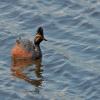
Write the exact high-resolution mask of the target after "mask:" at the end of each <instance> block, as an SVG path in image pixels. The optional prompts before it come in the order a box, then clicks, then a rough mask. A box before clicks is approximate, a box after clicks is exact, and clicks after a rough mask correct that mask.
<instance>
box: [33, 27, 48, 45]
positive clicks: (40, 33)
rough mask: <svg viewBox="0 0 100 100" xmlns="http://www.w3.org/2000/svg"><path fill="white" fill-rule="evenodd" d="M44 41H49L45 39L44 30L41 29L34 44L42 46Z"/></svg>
mask: <svg viewBox="0 0 100 100" xmlns="http://www.w3.org/2000/svg"><path fill="white" fill-rule="evenodd" d="M43 40H45V41H47V39H45V37H44V34H43V28H42V27H39V28H38V29H37V33H36V35H35V38H34V43H35V44H40V42H42V41H43Z"/></svg>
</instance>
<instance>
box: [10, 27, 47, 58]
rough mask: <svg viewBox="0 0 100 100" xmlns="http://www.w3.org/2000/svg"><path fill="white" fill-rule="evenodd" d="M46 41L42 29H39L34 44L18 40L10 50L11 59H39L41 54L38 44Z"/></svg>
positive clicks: (25, 40) (26, 40)
mask: <svg viewBox="0 0 100 100" xmlns="http://www.w3.org/2000/svg"><path fill="white" fill-rule="evenodd" d="M43 40H45V41H47V39H46V38H45V37H44V34H43V28H42V27H39V28H38V29H37V32H36V34H35V37H34V42H32V41H30V40H28V39H21V38H19V39H18V40H16V44H15V45H14V47H13V48H12V50H11V54H12V58H15V59H29V58H31V59H40V58H41V57H42V52H41V48H40V43H41V42H42V41H43Z"/></svg>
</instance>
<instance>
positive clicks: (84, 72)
mask: <svg viewBox="0 0 100 100" xmlns="http://www.w3.org/2000/svg"><path fill="white" fill-rule="evenodd" d="M38 26H43V27H44V34H45V36H46V37H47V39H48V42H43V43H42V44H41V49H42V52H43V60H42V62H41V63H40V64H39V63H38V64H39V65H37V64H29V65H28V66H27V67H25V68H24V67H23V68H22V71H23V73H24V75H26V76H24V78H25V77H28V78H29V79H27V78H26V79H23V77H21V76H20V75H19V76H20V77H19V76H17V75H13V72H12V70H11V68H12V66H15V65H13V64H12V62H11V54H10V52H11V48H12V47H13V45H14V43H15V40H16V39H17V38H18V37H19V36H22V37H25V38H29V39H32V36H34V34H35V31H36V29H37V28H38ZM99 34H100V1H99V0H0V100H100V35H99ZM22 64H23V65H24V63H22ZM31 80H33V81H31Z"/></svg>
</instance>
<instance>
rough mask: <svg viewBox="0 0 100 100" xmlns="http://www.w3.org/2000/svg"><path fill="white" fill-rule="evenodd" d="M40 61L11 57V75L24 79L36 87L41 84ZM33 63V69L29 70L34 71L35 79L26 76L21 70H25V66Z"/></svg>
mask: <svg viewBox="0 0 100 100" xmlns="http://www.w3.org/2000/svg"><path fill="white" fill-rule="evenodd" d="M41 61H42V59H37V60H35V61H33V60H32V59H12V68H11V71H12V75H14V76H16V77H18V78H20V79H23V80H25V81H27V82H28V83H30V84H32V85H34V86H36V87H38V86H41V85H42V81H43V80H42V69H41V67H42V65H41ZM32 65H35V69H34V70H30V71H29V72H31V71H34V72H35V75H36V79H31V78H29V77H28V76H27V74H26V73H24V72H23V70H25V68H27V67H29V66H32Z"/></svg>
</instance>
